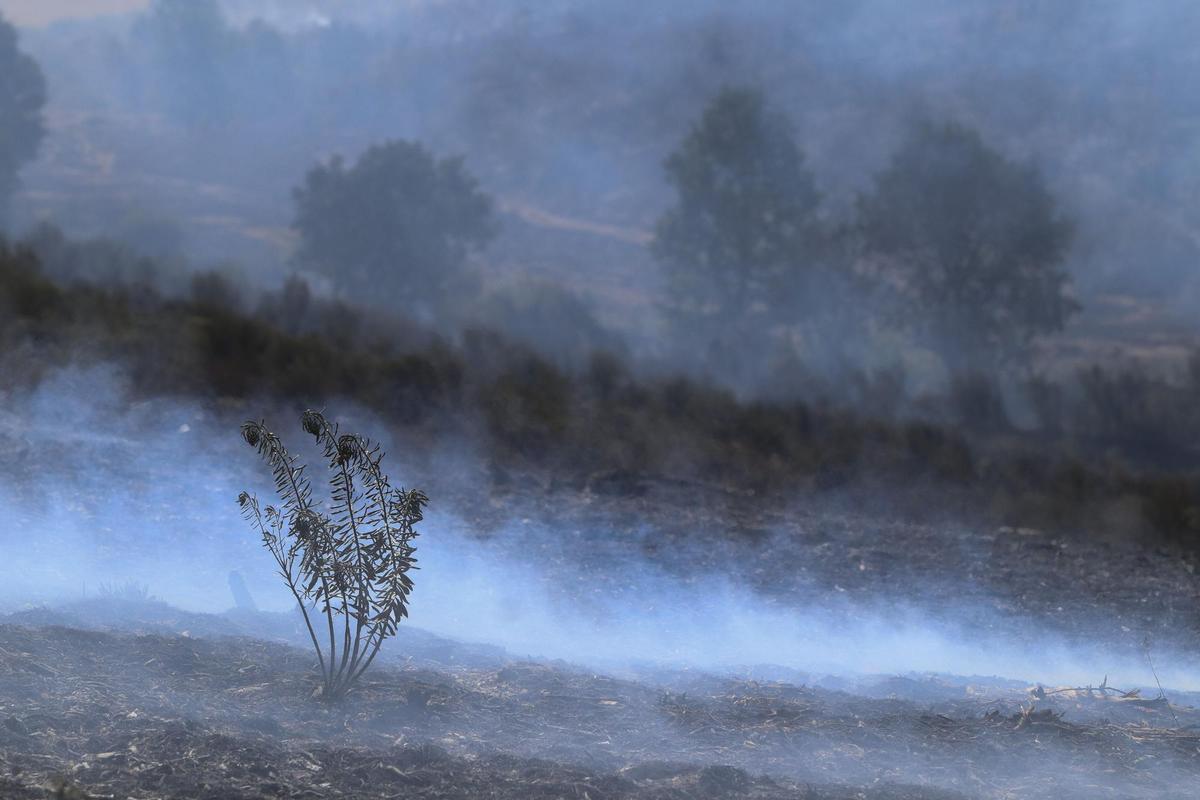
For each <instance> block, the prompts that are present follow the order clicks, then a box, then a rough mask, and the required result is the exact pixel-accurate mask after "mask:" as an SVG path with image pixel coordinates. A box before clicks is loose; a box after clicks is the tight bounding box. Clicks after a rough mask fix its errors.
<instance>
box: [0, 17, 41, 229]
mask: <svg viewBox="0 0 1200 800" xmlns="http://www.w3.org/2000/svg"><path fill="white" fill-rule="evenodd" d="M45 105H46V80H45V78H44V77H43V76H42V70H41V69H40V68H39V67H38V65H37V62H36V61H34V60H33V59H32V58H30V57H29V56H28V55H26V54H25V53H22V52H21V51H20V49H18V47H17V31H16V29H15V28H13V26H12V25H10V24H8V22H7V21H5V19H4V18H3V17H2V16H0V221H3V219H4V215H5V214H4V212H5V210H6V208H7V206H8V201H9V199H10V198H11V197H12V193H13V192H14V191H15V190H16V188H17V172H18V171H19V170H20V169H21V167H22V166H23V165H24V164H26V163H28V162H29V161H32V160H33V158H34V157H35V156H36V155H37V152H38V147H39V146H40V145H41V142H42V139H43V138H44V137H45V135H46V128H45V125H44V122H43V120H42V108H43V107H44V106H45Z"/></svg>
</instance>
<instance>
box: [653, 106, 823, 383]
mask: <svg viewBox="0 0 1200 800" xmlns="http://www.w3.org/2000/svg"><path fill="white" fill-rule="evenodd" d="M665 167H666V173H667V180H668V181H669V182H670V184H671V185H672V186H673V187H674V189H675V192H676V196H677V200H676V204H675V205H674V206H673V207H672V208H670V209H669V210H668V211H667V212H666V213H665V214H664V215H663V216H662V217H661V218H660V219H659V221H658V225H657V227H656V229H655V234H654V240H653V242H652V243H651V252H652V253H653V255H654V256H655V258H656V260H657V261H658V262H659V263H660V264H661V265H662V267H663V269H664V272H665V277H666V283H667V296H666V300H665V303H664V310H665V312H666V316H667V319H668V322H669V324H670V326H671V328H672V329H673V331H674V333H675V335H676V337H677V339H678V341H680V342H687V343H688V346H689V347H692V348H695V347H696V346H697V345H703V347H704V348H705V349H706V350H707V351H708V353H707V355H708V357H709V358H710V359H712V358H713V357H714V356H733V353H732V352H730V351H731V349H733V350H744V349H745V347H747V346H748V345H750V344H751V343H761V342H762V341H763V338H764V336H765V335H766V334H767V332H768V330H769V328H770V327H771V325H772V324H773V323H775V322H777V321H778V320H779V318H780V315H781V313H787V311H788V310H789V309H793V308H794V301H795V299H796V294H797V293H798V292H803V287H804V282H805V277H806V275H808V274H809V273H810V272H811V267H812V266H813V264H814V263H815V261H816V260H817V259H818V257H819V256H818V249H819V246H820V242H821V240H822V232H821V228H822V226H821V224H820V222H819V220H818V216H817V213H818V206H819V204H820V201H821V197H820V194H819V193H818V191H817V188H816V184H815V182H814V180H813V176H812V174H811V173H810V172H809V171H808V169H807V168H806V166H805V163H804V154H803V152H802V151H801V150H800V147H799V146H798V145H797V144H796V142H795V140H794V138H793V134H792V129H791V126H790V125H789V124H788V122H787V120H786V119H784V118H783V117H782V116H781V115H779V114H778V113H775V112H774V111H772V110H771V109H770V108H769V107H768V105H767V103H766V101H765V100H764V98H763V96H762V94H761V93H759V92H757V91H754V90H750V89H726V90H723V91H722V92H720V93H719V94H718V95H717V96H716V97H715V98H713V100H712V101H711V102H710V103H709V105H708V107H707V108H706V109H705V111H704V113H703V115H702V116H701V118H700V120H699V122H698V123H697V124H696V125H695V127H693V128H692V130H691V132H690V133H689V134H688V135H687V137H686V138H685V139H684V140H683V142H682V143H681V144H680V145H679V147H678V149H676V150H675V152H674V153H672V154H671V155H670V157H669V158H668V159H667V161H666V164H665ZM697 337H699V338H697Z"/></svg>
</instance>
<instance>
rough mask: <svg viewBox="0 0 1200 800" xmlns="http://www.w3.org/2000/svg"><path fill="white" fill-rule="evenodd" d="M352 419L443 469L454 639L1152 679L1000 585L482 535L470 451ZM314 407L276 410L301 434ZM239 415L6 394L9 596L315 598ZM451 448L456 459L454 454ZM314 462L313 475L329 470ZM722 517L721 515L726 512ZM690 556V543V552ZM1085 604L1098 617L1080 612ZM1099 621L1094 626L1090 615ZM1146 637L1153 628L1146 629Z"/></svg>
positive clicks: (724, 661) (1186, 685)
mask: <svg viewBox="0 0 1200 800" xmlns="http://www.w3.org/2000/svg"><path fill="white" fill-rule="evenodd" d="M348 411H349V415H348V418H346V419H345V420H344V421H345V424H347V425H348V426H350V427H352V428H354V429H357V430H364V431H365V432H369V433H370V434H371V435H373V436H380V437H381V438H383V440H384V441H385V447H386V449H388V450H389V451H390V452H392V453H393V454H394V455H393V456H391V457H389V458H388V461H387V465H388V467H389V470H390V472H391V474H392V475H393V478H394V479H395V480H396V481H397V482H398V483H404V484H405V485H410V486H412V485H424V486H428V485H429V484H428V483H427V482H425V481H423V480H422V478H428V477H431V476H430V475H428V473H425V474H422V471H423V470H429V469H431V468H433V469H436V470H438V474H437V476H436V478H437V479H438V481H437V482H440V485H442V486H444V487H448V486H450V485H452V484H454V483H455V482H457V483H458V484H459V486H458V489H457V490H456V491H452V492H450V491H448V492H445V493H444V494H443V497H445V496H453V497H457V498H460V499H459V500H458V501H457V502H458V503H459V504H460V505H459V506H458V507H453V506H450V505H449V504H448V503H447V502H446V501H445V500H443V501H442V502H439V497H438V494H437V493H436V492H432V494H433V505H432V508H431V513H430V515H429V516H428V518H427V520H426V521H425V523H424V524H423V526H422V527H421V534H422V536H421V537H420V539H418V558H419V563H420V571H419V572H418V573H416V575H415V581H416V586H417V589H416V592H415V595H414V601H413V606H412V617H411V624H412V625H413V626H416V627H418V628H422V629H426V630H429V631H432V632H434V633H437V634H440V635H443V636H447V637H450V638H455V639H461V640H466V641H474V642H484V643H490V644H496V645H500V646H502V647H504V648H506V649H507V650H508V651H509V652H510V653H511V654H513V655H515V656H518V657H521V656H531V657H537V658H551V659H564V660H567V661H570V662H572V663H576V664H586V665H591V666H595V667H598V668H603V669H607V670H614V671H621V670H627V669H631V668H637V667H640V666H642V667H644V666H672V667H684V668H700V669H704V670H710V671H717V672H735V673H744V672H745V671H747V670H750V671H752V672H755V673H756V674H764V673H765V674H771V672H772V671H774V672H775V673H779V672H780V671H784V672H786V674H788V675H796V674H805V675H811V676H822V675H826V676H849V677H853V676H861V675H870V674H879V673H883V674H895V673H909V672H937V673H947V674H956V675H963V676H970V675H995V676H1003V677H1007V678H1014V679H1020V680H1026V681H1030V682H1033V681H1040V682H1043V683H1050V684H1072V685H1083V684H1087V683H1096V682H1097V681H1098V679H1099V677H1100V676H1099V675H1097V674H1096V673H1097V671H1098V670H1100V671H1102V672H1104V673H1106V674H1108V675H1109V676H1110V682H1111V683H1113V684H1116V685H1123V686H1124V685H1139V686H1153V685H1154V678H1153V676H1152V675H1151V674H1150V673H1149V671H1148V670H1147V668H1146V665H1145V661H1144V659H1143V658H1142V656H1141V654H1140V653H1139V652H1138V649H1137V647H1136V646H1131V643H1130V641H1128V639H1129V637H1128V636H1126V637H1125V640H1124V641H1122V640H1121V634H1116V635H1115V636H1113V637H1112V638H1111V639H1109V640H1107V641H1106V640H1101V639H1095V640H1092V641H1090V642H1088V641H1079V640H1071V641H1068V640H1067V639H1065V638H1063V637H1062V636H1061V635H1060V634H1058V633H1055V632H1053V631H1050V630H1048V629H1045V628H1043V627H1041V626H1040V625H1039V624H1038V623H1036V622H1035V621H1033V620H1031V619H1024V618H1022V617H1021V616H1020V615H1015V614H1009V615H1003V616H1002V615H1000V614H998V613H997V612H996V611H995V610H994V608H989V607H987V598H986V597H985V598H976V599H974V600H972V601H970V602H964V603H963V604H962V605H961V607H958V608H955V609H953V610H950V609H944V608H937V607H936V606H931V605H930V604H929V602H928V601H926V600H923V599H922V598H923V597H933V596H934V595H932V594H930V593H928V591H927V588H928V587H921V586H919V585H915V584H914V585H912V586H908V587H904V588H902V589H896V590H894V593H893V594H892V595H890V596H886V597H867V596H865V595H864V596H861V597H856V596H855V595H853V594H852V593H846V592H844V591H843V590H841V589H840V588H839V587H836V586H835V587H832V588H829V589H827V590H825V591H824V592H819V591H816V592H810V593H808V594H807V595H806V596H805V597H803V598H795V597H791V598H781V597H773V596H769V595H764V594H763V593H761V592H759V591H756V590H754V589H753V588H752V587H751V586H750V585H749V584H748V583H747V582H745V581H744V580H743V579H740V578H738V577H737V574H738V573H737V571H736V570H725V571H721V570H714V569H712V568H710V567H702V566H699V567H691V566H689V565H688V564H686V563H682V564H680V565H679V567H680V568H678V569H672V570H669V571H668V570H666V569H664V568H663V567H662V566H661V565H659V564H657V563H654V562H651V561H650V560H647V559H645V558H643V557H642V556H640V555H639V553H640V552H641V551H640V550H639V548H638V544H637V543H638V536H637V535H636V527H637V526H638V525H641V524H647V523H645V522H642V523H639V522H636V521H635V522H634V523H633V525H634V526H635V527H634V530H633V531H631V530H630V524H631V523H630V521H629V520H627V519H618V518H615V517H614V518H612V519H607V520H605V519H602V520H601V521H600V522H598V523H596V524H595V527H594V529H589V530H587V531H583V532H582V533H581V534H580V535H581V536H583V537H584V538H585V539H590V540H602V541H604V542H605V544H604V545H603V546H600V547H597V548H594V549H593V550H592V551H590V552H588V553H584V552H581V551H579V550H578V548H576V547H575V545H573V544H572V539H571V537H570V536H568V535H566V532H565V531H562V530H556V528H555V526H554V525H553V524H550V523H548V522H547V520H543V519H538V518H516V519H512V520H509V521H508V522H506V523H505V524H503V525H501V526H500V527H499V528H498V529H492V530H490V531H488V532H486V533H485V532H483V531H481V530H479V528H478V527H477V526H476V525H474V524H472V523H471V522H469V520H470V519H471V518H472V515H473V514H472V512H473V511H474V510H475V509H473V508H472V507H471V506H472V504H476V503H477V504H487V503H488V502H489V498H488V496H487V495H486V493H485V492H484V490H481V489H479V488H478V486H476V487H475V488H474V490H473V492H474V493H472V489H471V487H470V485H469V480H468V479H467V478H465V477H462V478H455V476H453V475H447V474H446V473H447V472H448V471H451V470H460V471H463V472H464V473H465V472H466V471H467V470H468V469H469V468H471V465H472V463H473V461H474V457H473V456H472V455H471V454H470V453H469V452H463V451H453V452H450V453H448V454H441V455H438V456H436V457H434V458H424V457H417V456H416V454H412V453H409V454H408V455H407V457H405V451H404V448H403V447H401V446H398V445H399V444H400V443H398V442H395V441H388V436H387V432H386V431H384V430H382V429H380V427H379V426H378V423H377V422H375V421H374V420H372V419H371V418H370V417H368V416H365V415H362V414H358V413H357V412H355V411H353V409H348ZM292 416H293V414H292V413H290V412H286V411H278V412H275V413H273V414H272V415H271V418H270V419H269V420H268V422H270V423H272V424H274V425H275V426H276V429H277V430H279V431H280V432H281V433H283V434H284V435H285V437H286V438H285V441H290V442H291V443H292V445H293V447H294V448H295V449H296V450H297V451H299V452H300V453H301V455H302V457H303V458H306V459H309V460H314V459H311V458H310V456H313V455H314V454H310V453H308V452H307V451H305V450H304V449H303V447H302V446H301V443H302V442H303V441H304V438H305V437H303V436H301V435H299V431H298V429H297V431H296V434H297V435H294V436H289V435H288V434H290V433H291V426H290V425H289V424H287V423H288V422H290V421H291V418H292ZM236 428H237V420H236V419H233V418H230V415H228V414H223V413H218V412H216V411H214V410H213V409H208V408H204V407H201V406H199V405H196V404H190V403H187V402H180V401H177V400H163V401H154V402H146V403H136V404H131V403H130V402H129V399H128V396H127V395H126V394H125V392H124V390H123V388H122V379H121V376H120V373H119V372H118V371H116V370H114V369H111V368H89V369H80V368H72V369H66V370H62V371H60V372H58V373H56V374H54V375H53V376H52V377H51V378H50V379H49V380H47V381H45V382H43V383H42V384H41V385H40V386H39V387H38V388H36V389H34V390H32V391H30V392H29V393H26V394H22V395H9V396H7V397H5V398H4V399H3V402H2V403H0V443H2V444H3V451H4V452H5V453H6V454H7V455H6V457H5V459H4V461H3V464H0V505H2V506H3V508H5V515H4V518H3V520H4V521H3V526H2V527H0V547H2V548H3V551H4V553H5V562H6V563H5V567H6V578H5V580H4V582H3V591H2V593H0V605H2V606H3V607H5V608H7V609H9V610H11V609H15V608H20V607H22V606H27V605H29V604H31V603H32V604H36V603H40V602H49V603H56V602H63V601H70V600H76V599H79V598H83V597H87V596H89V595H90V596H94V595H95V593H96V590H97V588H98V587H99V586H100V584H101V583H108V584H119V583H122V582H124V581H130V580H132V581H138V582H140V583H144V584H146V585H147V586H148V587H149V589H150V591H151V593H152V594H154V595H156V596H158V597H160V598H162V599H164V600H165V601H167V602H169V603H171V604H173V605H176V606H178V607H181V608H184V609H188V610H193V611H203V612H212V613H220V612H223V611H226V610H228V609H229V608H230V607H231V606H232V605H233V601H232V598H231V596H230V595H229V592H228V589H227V588H226V587H227V582H226V581H227V576H228V573H229V572H230V571H231V570H238V571H239V572H241V573H242V574H243V576H244V577H245V578H246V580H247V583H248V584H249V586H250V589H251V592H252V594H253V595H254V597H255V599H256V601H257V602H258V605H259V606H260V607H261V608H263V609H264V610H268V611H281V612H290V611H294V609H293V608H292V606H291V602H290V597H289V595H288V594H287V592H286V591H285V589H284V588H283V586H282V584H281V583H280V582H279V580H278V578H277V576H275V575H274V574H273V573H272V571H271V569H270V560H269V558H268V557H267V556H266V554H265V553H263V552H262V551H261V549H260V547H259V543H258V542H257V540H256V539H255V537H254V535H253V533H252V532H251V531H250V530H249V529H248V528H247V526H246V525H245V523H244V521H243V520H242V519H241V518H240V516H239V514H238V509H237V504H236V502H235V498H236V496H237V493H238V492H239V491H240V490H241V489H243V488H248V489H250V490H252V491H255V492H257V493H259V495H260V496H261V497H263V498H264V500H265V499H266V498H269V497H271V491H270V485H269V480H268V479H267V476H266V475H265V474H264V473H265V471H264V470H263V469H262V468H261V465H259V464H258V463H257V462H256V460H255V457H254V454H253V453H252V452H251V451H250V450H249V449H248V448H246V447H245V446H244V444H242V443H241V442H240V440H239V438H238V436H237V433H236ZM433 465H436V466H433ZM318 472H319V470H318V471H317V472H314V479H316V477H317V473H318ZM713 524H717V523H715V522H714V523H713ZM678 557H679V558H680V559H681V560H686V559H689V558H690V556H689V553H688V551H687V549H686V548H684V549H680V550H679V553H678ZM1078 613H1079V614H1080V615H1081V617H1082V616H1083V615H1085V614H1086V612H1078ZM1080 627H1081V628H1086V629H1088V630H1091V629H1092V628H1091V627H1089V626H1086V625H1081V626H1080ZM1130 635H1131V636H1136V633H1133V634H1130ZM1155 657H1156V661H1157V666H1158V667H1159V676H1160V677H1161V678H1162V680H1163V682H1164V683H1165V684H1167V685H1169V686H1170V687H1173V688H1177V689H1181V690H1200V664H1197V663H1196V661H1195V659H1194V658H1191V657H1187V656H1184V655H1182V654H1181V653H1179V652H1175V650H1174V648H1173V647H1171V645H1169V644H1168V645H1166V646H1165V647H1159V648H1158V649H1157V650H1156V652H1155Z"/></svg>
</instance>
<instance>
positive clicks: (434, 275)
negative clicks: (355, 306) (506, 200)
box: [294, 141, 494, 314]
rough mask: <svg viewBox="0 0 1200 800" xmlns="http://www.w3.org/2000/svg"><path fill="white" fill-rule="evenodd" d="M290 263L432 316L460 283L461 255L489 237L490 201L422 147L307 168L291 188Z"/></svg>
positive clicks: (388, 149) (368, 296)
mask: <svg viewBox="0 0 1200 800" xmlns="http://www.w3.org/2000/svg"><path fill="white" fill-rule="evenodd" d="M295 201H296V218H295V222H294V227H295V229H296V230H297V231H298V232H299V234H300V248H299V251H298V252H297V256H296V260H297V263H298V264H299V265H301V266H304V267H308V268H312V269H313V270H315V271H317V272H319V273H323V274H325V275H327V276H329V277H330V278H331V279H332V280H333V281H334V283H335V284H336V285H337V286H339V287H340V288H341V289H342V290H343V291H345V292H346V293H347V294H349V295H351V296H354V297H356V298H358V299H361V300H366V301H370V302H373V303H376V304H380V305H386V306H389V307H393V308H395V307H402V306H403V307H409V310H410V311H414V312H415V313H418V314H421V313H426V314H427V313H429V312H431V311H433V310H434V309H436V308H437V307H438V305H439V304H440V303H442V302H443V301H444V300H446V299H447V298H448V296H449V295H450V294H452V293H454V292H456V291H460V290H461V288H462V286H463V285H464V277H465V276H464V266H465V263H466V259H467V257H468V255H469V254H470V253H471V252H473V251H476V250H478V249H480V248H482V247H483V246H484V245H486V244H487V242H488V241H489V240H490V239H491V238H492V236H493V234H494V224H493V217H492V202H491V199H490V198H489V197H488V196H487V195H486V194H484V193H483V192H481V191H480V190H479V188H478V185H477V183H476V181H475V179H474V178H472V177H471V176H470V175H469V174H468V173H467V171H466V170H465V169H464V168H463V163H462V160H461V159H458V158H444V159H436V158H435V157H434V156H433V155H432V154H430V153H429V151H428V150H426V149H425V148H424V147H422V146H421V145H420V144H417V143H414V142H405V141H392V142H387V143H385V144H381V145H376V146H374V147H371V148H370V149H368V150H367V151H366V152H365V153H363V154H362V156H361V157H359V159H358V161H357V162H356V163H355V164H354V165H353V166H351V167H347V166H346V164H345V163H344V162H343V161H342V159H341V158H340V157H334V158H333V159H332V160H330V161H329V162H328V163H324V164H319V165H317V166H316V167H314V168H313V169H312V170H311V171H310V172H309V173H308V176H307V178H306V179H305V182H304V185H303V186H300V187H299V188H297V189H296V190H295Z"/></svg>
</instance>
